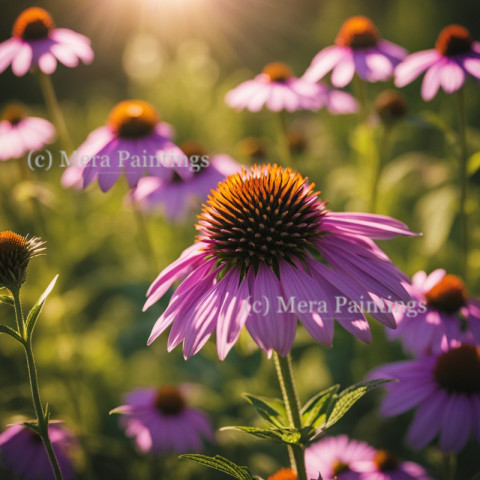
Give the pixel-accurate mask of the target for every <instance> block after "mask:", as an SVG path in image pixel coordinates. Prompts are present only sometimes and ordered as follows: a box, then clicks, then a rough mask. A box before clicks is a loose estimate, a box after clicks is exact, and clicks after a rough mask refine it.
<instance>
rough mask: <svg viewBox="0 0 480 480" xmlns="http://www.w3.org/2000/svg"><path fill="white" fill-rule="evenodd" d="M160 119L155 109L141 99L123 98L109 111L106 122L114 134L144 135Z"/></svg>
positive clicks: (125, 135)
mask: <svg viewBox="0 0 480 480" xmlns="http://www.w3.org/2000/svg"><path fill="white" fill-rule="evenodd" d="M159 121H160V117H159V115H158V113H157V112H156V110H155V109H154V108H153V107H152V105H150V104H149V103H147V102H144V101H143V100H124V101H123V102H120V103H118V104H117V105H116V106H115V107H114V108H113V109H112V111H111V112H110V115H109V117H108V124H109V125H110V127H111V128H112V129H113V131H114V132H115V134H116V135H118V136H119V137H124V138H140V137H145V136H147V135H149V134H150V133H152V132H153V130H154V129H155V126H156V125H157V123H158V122H159Z"/></svg>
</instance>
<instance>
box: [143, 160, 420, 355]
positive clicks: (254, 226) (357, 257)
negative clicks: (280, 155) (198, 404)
mask: <svg viewBox="0 0 480 480" xmlns="http://www.w3.org/2000/svg"><path fill="white" fill-rule="evenodd" d="M313 189H314V185H313V184H312V185H309V184H308V183H307V179H305V178H303V177H302V176H300V175H299V174H297V173H295V172H293V171H292V170H291V169H289V168H287V169H282V168H281V167H278V166H276V165H263V166H261V167H254V168H253V169H252V170H251V171H249V172H247V171H245V170H242V172H241V173H237V174H234V175H231V176H230V177H228V178H227V180H226V181H225V182H222V183H220V184H219V185H218V187H217V189H216V190H215V191H213V192H212V194H211V196H210V197H209V201H208V202H207V204H205V205H204V206H203V212H202V215H201V216H200V217H199V218H200V220H199V223H198V226H197V229H198V231H199V236H198V237H197V241H196V243H195V244H194V245H192V246H191V247H189V248H187V249H186V250H185V251H184V252H183V253H182V254H181V256H180V258H179V259H178V260H176V261H175V262H173V263H172V264H171V265H170V266H168V267H167V268H166V269H165V270H163V272H161V273H160V275H159V276H158V277H157V279H156V280H155V281H154V282H153V284H152V285H151V286H150V289H149V290H148V292H147V296H148V300H147V302H146V304H145V307H144V309H147V308H148V307H150V306H151V305H153V304H154V303H156V302H157V301H158V300H159V299H160V298H161V297H163V296H164V295H165V294H166V293H167V291H168V289H169V288H170V287H171V286H172V284H173V283H174V282H175V281H176V280H179V279H183V278H184V280H183V282H182V283H181V284H180V286H179V287H178V288H177V289H176V291H175V293H174V295H173V296H172V298H171V299H170V303H169V305H168V307H167V309H166V310H165V312H164V313H163V315H162V316H161V317H160V318H159V319H158V321H157V323H156V324H155V326H154V327H153V330H152V333H151V335H150V338H149V340H148V343H149V344H150V343H151V342H153V341H154V340H155V339H156V338H157V337H158V336H159V335H160V334H161V333H162V332H163V331H164V330H166V329H167V328H168V327H169V326H170V325H172V328H171V330H170V336H169V340H168V349H169V351H170V350H172V349H173V348H175V347H176V346H178V345H179V344H180V343H182V342H183V352H184V355H185V357H186V358H188V357H191V356H192V355H194V354H196V353H197V352H198V351H199V350H200V349H201V348H202V347H203V345H204V344H205V342H206V341H207V340H208V338H209V337H210V335H211V334H212V333H213V332H214V331H215V330H216V332H217V351H218V355H219V357H220V359H224V358H225V357H226V355H227V353H228V352H229V350H230V349H231V348H232V346H233V345H234V344H235V342H236V341H237V339H238V337H239V335H240V332H241V330H242V328H243V327H244V326H245V327H246V328H247V330H248V331H249V333H250V335H251V336H252V338H253V339H254V340H255V342H256V343H257V344H258V345H259V346H260V348H262V349H263V350H265V351H267V352H268V353H270V352H271V351H272V350H275V351H277V352H278V353H279V354H280V355H283V356H284V355H286V354H287V353H288V352H289V351H290V349H291V348H292V345H293V342H294V339H295V333H296V328H297V318H299V319H300V321H301V322H302V324H303V325H304V326H305V328H306V329H307V330H308V332H309V333H310V335H311V336H312V337H313V338H314V339H315V340H316V341H318V342H320V343H322V344H325V345H331V343H332V339H333V326H334V325H333V323H334V322H333V320H334V318H336V319H337V321H338V322H339V323H340V324H341V325H342V326H343V327H344V328H345V329H346V330H348V331H349V332H350V333H352V334H353V335H355V336H356V337H358V338H360V339H362V340H364V341H367V342H368V341H370V338H371V337H370V329H369V326H368V322H367V320H366V319H365V316H364V314H363V313H362V311H361V309H355V308H353V309H352V308H348V307H349V306H351V305H347V304H348V302H351V303H353V302H359V301H362V299H363V301H365V300H371V301H373V302H378V303H382V299H386V298H387V297H390V298H391V299H402V300H404V301H408V300H409V299H410V296H409V295H408V293H407V292H406V290H405V288H404V287H403V286H402V284H401V282H402V281H404V280H405V279H406V277H405V275H404V274H402V273H401V272H400V271H399V270H398V269H397V268H396V267H395V266H394V265H393V264H392V262H391V261H390V260H389V259H388V257H387V256H386V255H385V254H384V253H383V252H382V250H380V249H379V248H378V247H377V245H376V244H375V243H374V242H373V241H372V240H371V238H377V239H390V238H393V237H395V236H396V235H408V236H410V235H415V234H414V233H412V232H410V231H409V230H408V228H407V227H406V226H405V225H404V224H403V223H401V222H398V221H397V220H394V219H392V218H390V217H385V216H380V215H369V214H364V213H334V212H331V211H329V210H327V209H326V208H325V202H322V201H321V200H319V198H318V193H317V192H315V191H314V190H313ZM185 277H186V278H185ZM337 297H341V298H342V299H343V300H344V303H343V301H342V305H341V306H339V305H337V301H338V300H337ZM291 302H294V304H293V305H292V304H291ZM296 302H301V305H299V304H298V305H297V303H296ZM309 302H317V303H314V304H312V307H310V303H309ZM305 304H306V305H308V307H307V308H305ZM252 307H253V308H252ZM372 315H373V316H374V317H375V318H377V319H378V320H379V321H381V322H382V323H384V324H385V325H387V326H389V327H392V328H395V321H394V317H393V315H392V314H391V313H389V312H388V311H381V310H380V309H378V310H377V311H375V312H374V313H372Z"/></svg>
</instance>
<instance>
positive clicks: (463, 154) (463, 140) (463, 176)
mask: <svg viewBox="0 0 480 480" xmlns="http://www.w3.org/2000/svg"><path fill="white" fill-rule="evenodd" d="M457 104H458V131H459V137H460V207H459V208H460V229H461V237H462V261H461V265H462V276H463V280H464V282H465V283H467V276H468V247H469V241H468V214H467V187H468V175H467V114H466V108H465V95H464V92H463V88H461V89H460V90H459V91H458V94H457Z"/></svg>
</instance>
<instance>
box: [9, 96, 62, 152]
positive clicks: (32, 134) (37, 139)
mask: <svg viewBox="0 0 480 480" xmlns="http://www.w3.org/2000/svg"><path fill="white" fill-rule="evenodd" d="M54 138H55V127H54V126H53V125H52V124H51V123H50V122H48V121H47V120H44V119H43V118H38V117H27V115H26V113H25V112H24V110H23V109H22V108H21V107H20V106H19V105H15V104H13V105H9V106H8V107H7V108H6V109H5V111H4V113H3V117H2V120H1V121H0V160H10V159H12V158H20V157H21V156H22V155H24V154H26V153H27V152H30V151H31V150H41V149H42V148H43V147H45V145H47V144H48V143H51V142H52V141H53V139H54Z"/></svg>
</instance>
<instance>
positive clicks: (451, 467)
mask: <svg viewBox="0 0 480 480" xmlns="http://www.w3.org/2000/svg"><path fill="white" fill-rule="evenodd" d="M456 463H457V459H456V457H455V454H454V453H444V454H443V472H444V477H445V480H455V467H456Z"/></svg>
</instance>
